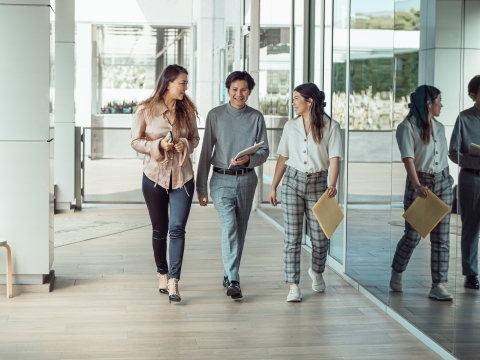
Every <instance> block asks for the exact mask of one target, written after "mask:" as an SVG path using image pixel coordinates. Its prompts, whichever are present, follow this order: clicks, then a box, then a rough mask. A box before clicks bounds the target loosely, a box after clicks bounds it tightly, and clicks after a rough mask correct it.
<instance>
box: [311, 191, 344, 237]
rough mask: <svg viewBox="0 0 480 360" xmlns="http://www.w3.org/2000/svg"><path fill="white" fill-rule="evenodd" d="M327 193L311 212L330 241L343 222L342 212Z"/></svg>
mask: <svg viewBox="0 0 480 360" xmlns="http://www.w3.org/2000/svg"><path fill="white" fill-rule="evenodd" d="M327 193H328V191H325V192H324V193H323V195H322V196H321V197H320V199H319V200H318V201H317V203H316V204H315V205H313V208H312V211H313V214H314V215H315V217H316V218H317V220H318V223H319V224H320V227H321V228H322V230H323V232H324V233H325V235H326V237H327V239H330V238H331V237H332V235H333V233H334V232H335V230H336V229H337V227H338V225H340V223H341V222H342V220H343V212H342V209H340V206H338V203H337V200H336V199H335V198H334V197H332V198H329V197H328V194H327Z"/></svg>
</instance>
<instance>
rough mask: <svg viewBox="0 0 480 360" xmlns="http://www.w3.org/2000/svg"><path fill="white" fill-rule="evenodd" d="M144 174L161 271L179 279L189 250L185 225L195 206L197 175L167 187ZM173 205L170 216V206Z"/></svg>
mask: <svg viewBox="0 0 480 360" xmlns="http://www.w3.org/2000/svg"><path fill="white" fill-rule="evenodd" d="M154 185H155V183H154V182H153V181H152V180H150V179H149V178H147V177H146V176H145V174H143V181H142V192H143V197H144V198H145V203H146V204H147V208H148V213H149V215H150V220H151V222H152V228H153V236H152V246H153V255H154V257H155V263H156V265H157V272H159V273H160V274H166V273H167V272H168V277H169V278H171V279H179V280H180V273H181V271H182V261H183V252H184V250H185V227H186V225H187V220H188V215H189V214H190V208H191V206H192V196H193V191H194V181H193V179H192V180H190V181H188V182H187V183H185V185H184V187H181V188H179V189H172V180H171V178H170V187H169V189H168V191H167V190H165V189H164V188H162V187H161V186H159V185H157V186H154ZM169 206H170V218H169V216H168V210H169ZM168 232H170V248H169V252H168V255H169V258H170V268H169V267H168V262H167V234H168Z"/></svg>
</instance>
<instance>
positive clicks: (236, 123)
mask: <svg viewBox="0 0 480 360" xmlns="http://www.w3.org/2000/svg"><path fill="white" fill-rule="evenodd" d="M261 141H264V142H265V143H264V144H263V145H262V146H261V147H260V148H259V149H258V151H257V152H256V153H255V154H253V155H250V162H249V163H247V164H245V165H246V166H237V167H232V168H235V169H242V168H245V167H247V168H254V167H255V166H259V165H261V164H263V163H264V162H265V161H267V157H268V154H269V150H268V139H267V130H266V127H265V120H264V118H263V115H262V113H261V112H260V111H258V110H255V109H253V108H251V107H250V106H245V107H244V108H243V109H241V110H237V109H235V108H234V107H233V106H231V105H230V103H227V104H225V105H220V106H218V107H216V108H213V109H212V110H210V111H209V113H208V115H207V120H206V123H205V134H204V136H203V145H202V152H201V154H200V159H199V162H198V173H197V195H198V196H202V195H206V194H207V180H208V173H209V172H210V165H213V166H215V167H218V168H221V169H228V167H229V166H230V159H232V158H233V157H235V156H236V155H237V154H238V153H239V152H240V151H242V150H244V149H245V148H247V147H250V146H252V145H254V144H256V143H259V142H261Z"/></svg>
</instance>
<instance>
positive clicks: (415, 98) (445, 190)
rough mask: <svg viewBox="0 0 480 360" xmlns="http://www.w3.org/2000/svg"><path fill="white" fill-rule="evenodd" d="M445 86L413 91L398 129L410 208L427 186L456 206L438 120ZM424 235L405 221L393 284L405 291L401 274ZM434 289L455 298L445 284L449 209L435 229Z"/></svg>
mask: <svg viewBox="0 0 480 360" xmlns="http://www.w3.org/2000/svg"><path fill="white" fill-rule="evenodd" d="M442 106H443V105H442V98H441V95H440V90H438V89H437V88H435V87H433V86H428V85H422V86H419V87H418V88H417V89H416V90H415V92H414V93H412V94H411V95H410V104H408V107H409V108H410V112H409V114H408V115H407V118H406V119H405V120H403V121H402V122H401V123H400V124H399V125H398V128H397V134H396V137H397V143H398V147H399V148H400V153H401V155H402V160H403V163H404V165H405V169H406V170H407V182H406V185H405V195H404V200H403V202H404V208H405V210H407V209H408V208H409V207H410V205H411V204H412V203H413V201H414V200H415V198H416V197H417V196H420V197H422V198H426V197H427V196H428V193H427V190H426V189H425V187H428V188H430V190H431V191H432V192H433V193H434V194H435V195H436V196H438V197H439V198H440V199H441V200H442V201H443V202H445V203H446V204H447V205H448V206H450V207H451V206H452V197H453V192H452V185H453V178H452V176H451V175H450V174H449V173H448V157H447V155H448V146H447V139H446V138H445V127H444V126H443V124H442V123H440V122H438V121H437V120H435V118H434V116H439V115H440V110H441V108H442ZM420 239H421V236H420V234H419V233H418V232H417V231H416V230H415V229H414V228H413V227H412V226H411V225H410V224H409V223H408V222H406V221H405V234H404V235H403V237H402V238H401V239H400V241H399V242H398V245H397V249H396V251H395V256H394V257H393V262H392V277H391V279H390V287H391V289H392V290H393V291H402V273H403V272H404V271H405V270H406V268H407V265H408V262H409V260H410V257H411V256H412V254H413V250H414V249H415V247H416V246H417V245H418V243H419V242H420ZM430 243H431V261H430V263H431V265H430V266H431V273H432V289H431V290H430V293H429V294H428V297H430V298H432V299H437V300H452V294H450V293H449V292H448V291H447V289H446V288H445V287H444V286H443V283H446V282H447V281H448V278H447V277H448V261H449V257H450V213H448V214H447V215H446V216H445V217H444V218H443V219H442V220H441V221H440V222H439V223H438V224H437V226H435V228H434V229H433V230H432V232H431V233H430Z"/></svg>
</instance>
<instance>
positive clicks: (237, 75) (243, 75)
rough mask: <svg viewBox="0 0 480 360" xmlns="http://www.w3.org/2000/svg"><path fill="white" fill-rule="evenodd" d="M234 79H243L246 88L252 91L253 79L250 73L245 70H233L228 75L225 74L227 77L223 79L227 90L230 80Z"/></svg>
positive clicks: (230, 83)
mask: <svg viewBox="0 0 480 360" xmlns="http://www.w3.org/2000/svg"><path fill="white" fill-rule="evenodd" d="M236 80H245V81H246V82H247V84H248V90H249V91H250V92H252V90H253V88H254V87H255V80H253V77H252V75H250V74H249V73H248V72H246V71H234V72H232V73H231V74H230V75H228V76H227V79H226V80H225V86H226V88H227V90H229V89H230V85H232V82H234V81H236Z"/></svg>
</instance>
